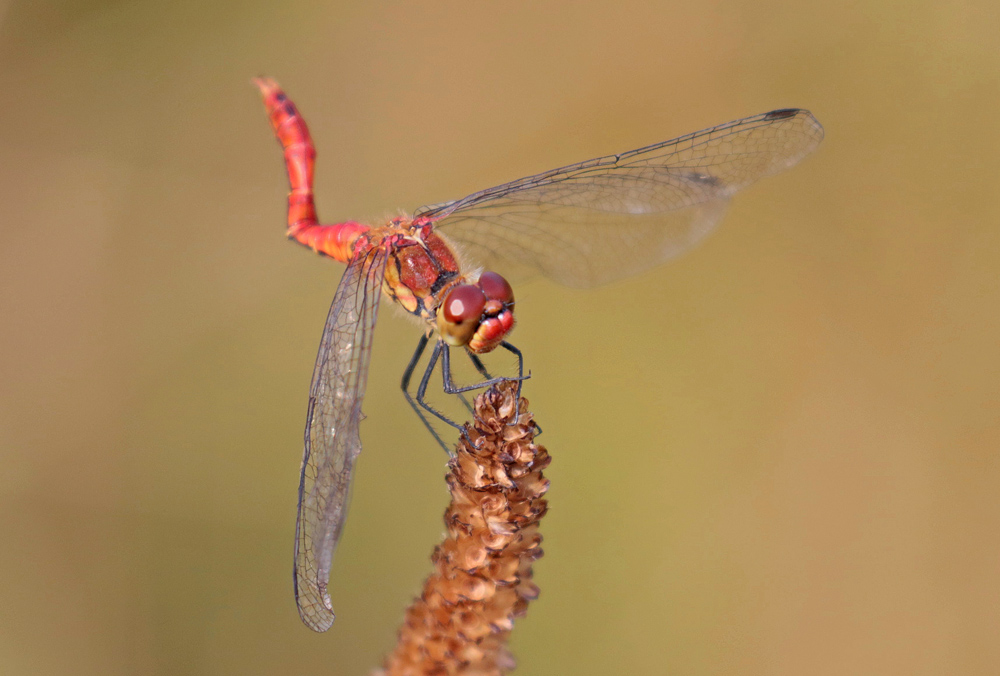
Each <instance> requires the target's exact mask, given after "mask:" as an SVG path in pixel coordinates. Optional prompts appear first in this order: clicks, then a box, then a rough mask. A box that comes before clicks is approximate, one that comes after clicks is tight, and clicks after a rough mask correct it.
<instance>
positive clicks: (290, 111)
mask: <svg viewBox="0 0 1000 676" xmlns="http://www.w3.org/2000/svg"><path fill="white" fill-rule="evenodd" d="M285 112H286V113H288V115H289V117H291V116H293V115H296V114H297V113H296V111H295V106H294V105H293V104H292V102H291V101H286V102H285Z"/></svg>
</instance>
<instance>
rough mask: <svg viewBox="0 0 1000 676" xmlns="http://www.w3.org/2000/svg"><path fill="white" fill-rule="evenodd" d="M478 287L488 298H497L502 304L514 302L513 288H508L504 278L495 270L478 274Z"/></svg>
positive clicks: (508, 285)
mask: <svg viewBox="0 0 1000 676" xmlns="http://www.w3.org/2000/svg"><path fill="white" fill-rule="evenodd" d="M479 288H480V289H482V290H483V293H485V294H486V298H487V299H489V300H497V301H500V302H501V303H503V304H504V305H512V304H513V303H514V290H513V289H512V288H510V284H508V283H507V280H506V279H504V278H503V277H501V276H500V275H498V274H497V273H495V272H489V271H486V272H484V273H483V274H481V275H479Z"/></svg>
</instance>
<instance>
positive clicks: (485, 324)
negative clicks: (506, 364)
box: [437, 271, 514, 354]
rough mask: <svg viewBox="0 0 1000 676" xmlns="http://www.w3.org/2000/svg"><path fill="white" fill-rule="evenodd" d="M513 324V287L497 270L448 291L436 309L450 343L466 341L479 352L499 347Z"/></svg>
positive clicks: (455, 343) (462, 343)
mask: <svg viewBox="0 0 1000 676" xmlns="http://www.w3.org/2000/svg"><path fill="white" fill-rule="evenodd" d="M513 328H514V291H513V290H512V289H511V288H510V284H508V283H507V280H506V279H504V278H503V277H501V276H500V275H498V274H497V273H495V272H489V271H487V272H484V273H483V274H481V275H480V276H479V281H477V282H476V283H475V284H459V285H457V286H455V287H453V288H452V289H450V290H449V291H448V293H447V294H446V295H445V297H444V302H443V303H441V305H440V306H439V307H438V311H437V330H438V333H440V334H441V338H442V339H443V340H444V342H446V343H448V344H449V345H454V346H460V345H466V346H468V348H469V350H471V351H472V352H474V353H476V354H484V353H486V352H490V351H492V350H493V349H495V348H496V346H497V345H499V344H500V343H501V342H503V339H504V337H506V335H507V334H508V333H510V332H511V330H512V329H513Z"/></svg>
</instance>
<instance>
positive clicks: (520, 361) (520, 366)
mask: <svg viewBox="0 0 1000 676" xmlns="http://www.w3.org/2000/svg"><path fill="white" fill-rule="evenodd" d="M500 347H502V348H504V349H505V350H507V351H508V352H512V353H513V354H514V355H516V356H517V398H518V400H520V399H521V383H523V382H524V381H525V380H526V378H525V377H524V355H522V354H521V351H520V350H519V349H517V348H516V347H514V346H513V345H511V344H510V343H508V342H507V341H506V340H505V341H503V342H502V343H500ZM530 377H531V374H528V378H530ZM520 415H521V413H520V411H518V412H517V413H515V414H514V422H515V423H517V419H518V416H520ZM531 424H532V425H533V426H534V427H535V436H536V437H537V436H539V435H540V434H541V433H542V426H541V425H539V424H538V423H536V422H535V421H534V420H532V421H531Z"/></svg>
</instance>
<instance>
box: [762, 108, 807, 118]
mask: <svg viewBox="0 0 1000 676" xmlns="http://www.w3.org/2000/svg"><path fill="white" fill-rule="evenodd" d="M798 112H799V108H781V109H779V110H772V111H771V112H770V113H765V114H764V119H765V120H784V119H786V118H789V117H795V115H796V113H798Z"/></svg>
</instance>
